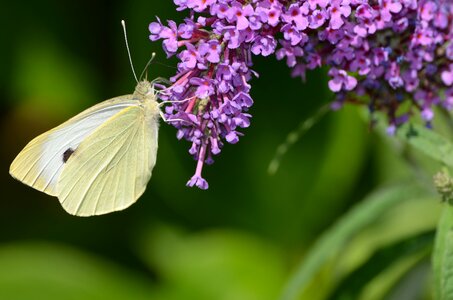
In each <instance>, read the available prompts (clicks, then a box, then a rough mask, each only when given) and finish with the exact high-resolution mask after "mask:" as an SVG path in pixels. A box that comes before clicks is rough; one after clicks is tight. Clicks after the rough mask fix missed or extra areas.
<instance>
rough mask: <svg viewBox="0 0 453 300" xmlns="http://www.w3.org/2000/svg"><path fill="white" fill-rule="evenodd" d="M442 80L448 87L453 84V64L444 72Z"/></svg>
mask: <svg viewBox="0 0 453 300" xmlns="http://www.w3.org/2000/svg"><path fill="white" fill-rule="evenodd" d="M441 78H442V81H443V82H444V83H445V85H446V86H450V85H452V84H453V63H451V64H450V65H449V66H448V70H445V71H443V72H442V75H441Z"/></svg>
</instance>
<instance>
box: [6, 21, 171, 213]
mask: <svg viewBox="0 0 453 300" xmlns="http://www.w3.org/2000/svg"><path fill="white" fill-rule="evenodd" d="M122 25H123V29H124V37H125V40H126V47H127V51H128V55H129V60H130V63H131V67H132V71H133V73H134V77H135V78H136V80H137V76H136V74H135V71H134V68H133V65H132V59H131V55H130V51H129V46H128V43H127V35H126V28H125V24H124V21H122ZM153 57H154V55H153ZM151 60H152V58H151ZM151 60H150V62H151ZM148 65H149V63H148V64H147V66H148ZM145 70H146V67H145ZM142 75H143V73H142ZM161 104H162V103H161ZM161 104H159V103H158V102H157V97H156V91H155V89H154V84H153V82H149V81H147V80H143V81H138V80H137V86H136V88H135V91H134V93H133V94H131V95H125V96H120V97H116V98H113V99H110V100H106V101H104V102H101V103H99V104H97V105H94V106H93V107H91V108H89V109H87V110H85V111H83V112H82V113H80V114H78V115H76V116H75V117H73V118H71V119H69V120H68V121H66V122H64V123H63V124H61V125H60V126H58V127H55V128H53V129H51V130H49V131H47V132H45V133H43V134H41V135H40V136H38V137H36V138H35V139H33V140H32V141H31V142H29V143H28V144H27V145H26V146H25V148H24V149H23V150H22V151H21V152H20V153H19V154H18V155H17V157H16V158H15V159H14V161H13V162H12V164H11V167H10V171H9V172H10V174H11V175H12V176H13V177H14V178H15V179H17V180H19V181H21V182H23V183H24V184H26V185H29V186H31V187H33V188H35V189H37V190H39V191H42V192H44V193H47V194H49V195H52V196H56V197H58V199H59V201H60V203H61V205H62V206H63V208H64V209H65V210H66V211H67V212H68V213H70V214H72V215H77V216H92V215H101V214H106V213H110V212H113V211H118V210H122V209H125V208H127V207H128V206H130V205H131V204H133V203H134V202H135V201H137V199H138V198H139V197H140V196H141V195H142V194H143V192H144V191H145V188H146V185H147V183H148V181H149V179H150V178H151V173H152V170H153V168H154V165H155V164H156V153H157V137H158V127H159V119H160V117H162V118H163V115H162V113H161V111H160V105H161ZM164 120H165V118H164Z"/></svg>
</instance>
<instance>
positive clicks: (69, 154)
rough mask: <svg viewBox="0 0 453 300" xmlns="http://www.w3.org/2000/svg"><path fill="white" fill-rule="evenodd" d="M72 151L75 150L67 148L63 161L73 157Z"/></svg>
mask: <svg viewBox="0 0 453 300" xmlns="http://www.w3.org/2000/svg"><path fill="white" fill-rule="evenodd" d="M72 153H74V150H72V149H71V148H68V149H66V151H65V152H64V153H63V162H64V163H66V162H67V161H68V159H69V157H71V155H72Z"/></svg>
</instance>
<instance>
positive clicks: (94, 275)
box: [0, 243, 153, 300]
mask: <svg viewBox="0 0 453 300" xmlns="http://www.w3.org/2000/svg"><path fill="white" fill-rule="evenodd" d="M0 266H1V268H0V299H8V300H29V299H46V300H53V299H56V300H60V299H69V300H76V299H83V300H103V299H106V300H107V299H108V300H115V299H118V300H120V299H132V300H142V299H143V300H145V299H151V298H150V296H151V295H152V292H153V290H152V289H151V287H150V282H149V281H148V280H146V279H145V278H143V277H141V276H138V275H137V274H135V273H133V272H130V271H129V270H127V269H123V268H120V267H118V266H116V265H114V264H110V263H108V262H105V261H103V260H100V259H98V258H96V257H94V256H90V255H87V254H84V253H82V252H79V251H77V250H74V249H72V248H70V247H66V246H59V245H54V244H45V243H16V244H10V245H3V246H2V247H0Z"/></svg>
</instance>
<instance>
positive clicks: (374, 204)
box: [280, 183, 429, 300]
mask: <svg viewBox="0 0 453 300" xmlns="http://www.w3.org/2000/svg"><path fill="white" fill-rule="evenodd" d="M428 193H429V192H428V191H426V190H425V189H424V188H422V187H420V186H418V185H416V184H413V183H412V184H403V185H398V186H394V187H387V188H382V189H381V190H379V191H377V192H375V193H373V194H371V195H370V196H368V197H367V198H366V199H365V200H363V201H362V202H361V203H359V204H358V205H356V206H355V207H354V208H353V209H352V210H351V211H350V212H348V213H347V214H346V215H344V216H343V217H342V218H341V219H340V220H339V221H338V222H336V224H334V225H333V226H332V227H331V228H330V229H329V230H328V231H326V232H325V233H324V234H323V235H322V236H321V238H320V239H319V240H318V241H317V242H316V243H315V245H314V246H313V248H312V249H311V250H310V251H309V253H308V254H307V255H306V256H305V257H304V258H303V260H302V262H301V263H300V265H299V266H298V267H297V269H296V272H295V273H294V275H293V276H292V277H291V278H290V280H289V281H288V283H287V285H286V287H285V289H284V291H283V294H282V296H281V298H280V299H281V300H291V299H298V297H299V295H300V294H301V293H302V292H303V291H304V290H305V289H306V288H307V286H308V285H309V283H310V282H311V280H312V279H313V278H314V277H315V276H316V275H317V274H318V273H319V272H320V270H321V268H322V267H323V266H324V265H325V263H326V262H327V261H329V260H330V259H332V258H333V257H334V256H335V255H336V254H338V253H339V252H340V251H341V249H342V247H343V246H344V245H345V244H346V243H347V241H348V240H349V239H350V238H351V237H353V236H354V235H355V234H356V233H358V232H359V231H360V230H361V229H363V228H364V227H366V226H367V225H370V224H371V223H372V222H374V221H375V220H376V219H377V218H378V217H379V216H380V215H382V214H383V213H384V212H386V211H387V210H389V209H391V208H392V207H393V206H394V205H396V204H397V203H399V202H402V201H405V200H410V199H414V198H420V197H426V195H427V194H428Z"/></svg>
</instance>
